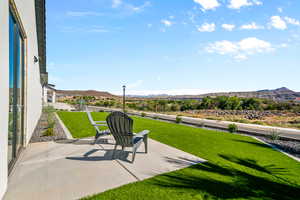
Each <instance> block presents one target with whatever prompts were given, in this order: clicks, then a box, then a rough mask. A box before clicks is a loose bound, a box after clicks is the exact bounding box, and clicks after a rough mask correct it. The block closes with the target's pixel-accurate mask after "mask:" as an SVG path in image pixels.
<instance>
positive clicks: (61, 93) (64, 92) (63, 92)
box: [56, 90, 120, 98]
mask: <svg viewBox="0 0 300 200" xmlns="http://www.w3.org/2000/svg"><path fill="white" fill-rule="evenodd" d="M56 93H57V95H58V96H94V97H105V98H120V97H118V96H116V95H113V94H110V93H109V92H102V91H96V90H57V91H56Z"/></svg>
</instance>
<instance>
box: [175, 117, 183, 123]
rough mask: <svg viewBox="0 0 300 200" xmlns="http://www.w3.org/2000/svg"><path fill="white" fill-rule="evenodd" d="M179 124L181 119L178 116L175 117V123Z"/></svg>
mask: <svg viewBox="0 0 300 200" xmlns="http://www.w3.org/2000/svg"><path fill="white" fill-rule="evenodd" d="M181 122H182V119H181V117H180V116H177V117H176V123H177V124H179V123H181Z"/></svg>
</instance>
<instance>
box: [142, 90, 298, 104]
mask: <svg viewBox="0 0 300 200" xmlns="http://www.w3.org/2000/svg"><path fill="white" fill-rule="evenodd" d="M207 96H210V97H218V96H237V97H244V98H251V97H254V98H263V99H271V100H275V101H292V100H295V99H296V98H297V97H300V92H294V91H292V90H290V89H288V88H286V87H282V88H277V89H274V90H268V89H266V90H258V91H249V92H218V93H207V94H201V95H175V96H172V95H165V94H163V95H155V98H158V99H174V100H184V99H195V100H200V99H202V98H203V97H207ZM147 97H148V98H153V95H150V96H147ZM147 97H145V96H144V98H147Z"/></svg>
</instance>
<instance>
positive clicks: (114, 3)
mask: <svg viewBox="0 0 300 200" xmlns="http://www.w3.org/2000/svg"><path fill="white" fill-rule="evenodd" d="M122 3H123V1H122V0H112V7H113V8H117V7H119V6H121V5H122Z"/></svg>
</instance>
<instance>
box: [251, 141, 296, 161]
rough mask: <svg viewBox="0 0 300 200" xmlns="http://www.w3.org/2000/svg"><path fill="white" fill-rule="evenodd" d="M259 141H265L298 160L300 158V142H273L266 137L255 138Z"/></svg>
mask: <svg viewBox="0 0 300 200" xmlns="http://www.w3.org/2000/svg"><path fill="white" fill-rule="evenodd" d="M255 137H257V138H258V139H261V140H263V141H264V142H266V143H269V144H271V145H273V146H275V147H277V148H278V149H280V150H282V151H284V152H286V153H289V154H291V155H293V156H295V157H297V158H300V142H299V141H286V140H280V139H279V140H271V139H270V138H268V137H264V136H255Z"/></svg>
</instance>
